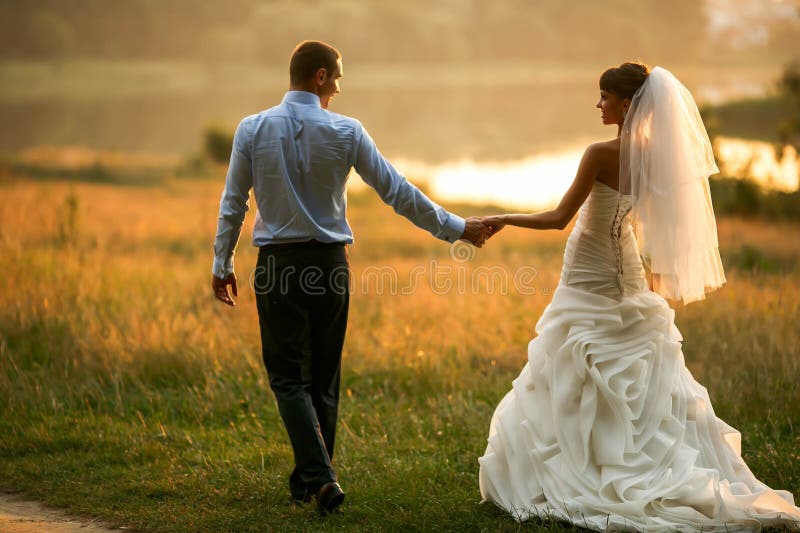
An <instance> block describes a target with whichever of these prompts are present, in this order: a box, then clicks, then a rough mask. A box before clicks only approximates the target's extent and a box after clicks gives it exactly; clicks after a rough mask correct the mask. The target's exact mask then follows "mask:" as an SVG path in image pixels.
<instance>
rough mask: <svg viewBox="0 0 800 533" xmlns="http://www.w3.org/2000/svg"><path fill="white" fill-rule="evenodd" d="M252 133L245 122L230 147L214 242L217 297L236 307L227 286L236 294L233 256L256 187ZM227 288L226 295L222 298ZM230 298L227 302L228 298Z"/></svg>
mask: <svg viewBox="0 0 800 533" xmlns="http://www.w3.org/2000/svg"><path fill="white" fill-rule="evenodd" d="M250 142H251V139H250V131H249V122H248V121H247V119H244V120H242V121H241V122H240V123H239V126H238V127H237V128H236V133H235V134H234V136H233V146H232V147H231V158H230V163H229V165H228V174H227V176H226V177H225V189H224V190H223V191H222V197H221V198H220V202H219V219H218V220H217V235H216V238H215V239H214V264H213V266H212V268H211V272H212V274H213V275H214V278H216V280H212V281H213V284H212V285H213V286H214V293H215V295H216V296H217V298H219V299H220V300H222V301H223V302H225V303H227V304H229V305H233V302H232V301H231V299H230V297H229V296H228V292H227V287H226V285H227V284H232V285H233V289H234V293H235V292H236V282H235V276H233V252H234V249H235V248H236V243H237V242H238V241H239V235H240V233H241V231H242V224H243V222H244V216H245V213H246V212H247V209H248V207H249V205H248V201H249V198H250V189H251V188H252V187H253V176H252V172H251V169H252V164H251V161H250V156H249V154H250V149H249V145H250ZM231 278H232V279H233V281H232V283H230V282H228V283H227V284H221V283H220V282H219V281H217V280H226V281H228V280H229V279H231ZM221 288H224V293H225V294H224V295H223V294H221V290H220V289H221ZM225 296H227V298H225Z"/></svg>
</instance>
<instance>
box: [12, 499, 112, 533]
mask: <svg viewBox="0 0 800 533" xmlns="http://www.w3.org/2000/svg"><path fill="white" fill-rule="evenodd" d="M109 531H120V530H119V529H108V528H106V527H103V526H102V525H101V524H99V523H97V521H95V520H81V519H76V518H73V517H69V516H67V515H65V514H64V513H63V512H62V511H59V510H57V509H52V508H49V507H45V506H44V505H42V504H40V503H37V502H31V501H26V500H24V499H22V498H20V497H18V496H14V495H12V494H3V493H0V533H107V532H109Z"/></svg>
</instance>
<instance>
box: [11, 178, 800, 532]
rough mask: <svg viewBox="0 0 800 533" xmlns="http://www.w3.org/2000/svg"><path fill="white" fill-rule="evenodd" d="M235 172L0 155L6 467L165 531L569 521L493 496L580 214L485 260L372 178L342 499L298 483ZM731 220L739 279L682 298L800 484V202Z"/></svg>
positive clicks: (691, 349) (714, 381)
mask: <svg viewBox="0 0 800 533" xmlns="http://www.w3.org/2000/svg"><path fill="white" fill-rule="evenodd" d="M221 188H222V178H219V179H216V180H181V179H172V180H167V181H165V182H163V183H161V184H160V185H157V186H150V187H137V186H118V185H117V186H115V185H103V184H98V183H86V182H78V183H76V182H67V181H62V180H59V179H47V180H26V179H21V178H19V177H18V176H15V175H14V174H13V173H11V172H9V171H5V172H4V173H2V174H1V175H0V193H2V200H0V268H2V272H3V275H2V276H0V297H1V298H2V300H0V301H2V306H0V398H2V401H0V489H1V490H9V491H19V492H21V493H22V494H24V495H25V496H26V497H30V498H35V499H37V500H42V501H44V502H46V503H49V504H52V505H56V506H62V507H64V508H66V509H67V510H69V511H70V512H72V513H76V514H80V515H86V516H94V517H99V518H101V519H103V520H106V521H108V522H109V523H112V524H117V525H125V526H128V527H131V528H134V529H138V530H143V531H158V532H167V531H174V532H184V531H236V532H239V531H242V532H244V531H300V530H321V531H334V530H343V531H353V530H365V531H397V530H404V531H482V530H483V531H517V530H519V529H522V530H525V531H561V530H563V528H562V527H561V526H559V525H554V524H542V523H534V522H530V523H526V524H524V525H523V526H521V527H520V526H519V525H518V524H517V523H516V522H514V521H513V520H511V519H510V518H508V517H507V516H505V515H504V514H502V513H500V512H499V511H497V510H496V509H495V508H493V507H492V506H491V505H480V503H479V501H480V494H479V492H478V483H477V473H478V463H477V457H478V456H480V455H481V454H482V452H483V450H484V447H485V439H486V436H487V432H488V426H489V420H490V418H491V414H492V411H493V408H494V406H495V405H496V404H497V403H498V401H499V400H500V399H501V398H502V396H503V395H504V394H505V393H506V391H507V390H508V389H509V387H510V383H511V380H512V379H513V378H514V377H516V375H517V373H518V372H519V371H520V369H521V368H522V366H523V365H524V363H525V358H526V346H527V342H528V341H529V339H530V338H531V337H532V335H533V328H534V325H535V323H536V321H537V320H538V317H539V316H540V314H541V313H542V310H543V309H544V307H545V306H546V305H547V303H548V301H549V299H550V292H551V291H552V290H553V289H554V288H555V286H556V283H557V280H558V275H559V271H560V267H561V257H562V252H563V244H564V242H565V240H566V237H567V233H568V232H566V231H564V232H539V233H534V232H525V231H522V230H514V229H509V230H506V231H504V232H503V233H502V234H500V235H499V236H497V237H496V239H495V240H493V241H491V242H490V243H489V244H488V245H487V246H486V247H485V248H483V249H481V250H479V251H477V254H476V255H475V257H474V258H473V259H472V260H468V261H463V260H461V259H460V257H456V258H453V257H451V254H450V248H449V247H448V245H447V244H446V243H442V242H440V241H437V240H435V239H433V238H431V237H430V236H429V235H427V234H426V233H424V232H422V231H421V230H418V229H416V228H414V227H413V226H412V225H411V224H410V223H408V222H407V221H405V220H404V219H401V218H399V217H397V216H395V215H394V214H393V213H392V211H391V209H389V208H388V207H385V206H383V205H382V204H380V203H379V201H378V200H377V198H376V197H375V196H374V195H370V194H359V195H353V196H351V202H350V211H349V219H350V221H351V224H352V226H353V229H354V232H355V234H356V239H357V242H356V244H355V245H354V246H352V247H351V248H350V259H351V266H352V270H353V288H354V294H353V295H352V300H351V314H350V325H349V330H348V337H347V342H346V346H345V355H344V369H343V378H342V379H343V381H342V395H343V398H342V404H341V416H340V423H339V433H338V442H337V450H336V456H335V458H334V462H335V466H336V468H337V469H338V472H339V474H340V480H341V482H342V485H343V486H344V488H345V490H346V491H347V493H348V500H347V502H346V509H345V512H344V513H343V514H341V515H337V516H332V517H329V518H327V519H320V518H319V517H318V516H317V515H316V513H315V512H314V509H313V507H296V506H294V505H292V504H291V503H290V500H289V496H288V490H287V483H286V476H287V474H288V472H289V470H290V467H291V461H292V459H291V450H290V448H289V445H288V439H287V437H286V435H285V432H284V429H283V427H282V425H281V422H280V420H279V417H278V413H277V409H276V405H275V402H274V399H273V396H272V393H271V392H270V391H269V390H268V386H267V383H266V375H265V372H264V370H263V367H262V363H261V361H260V352H259V350H260V343H259V337H258V325H257V319H256V310H255V305H254V299H253V295H252V292H251V291H250V290H249V289H246V287H247V279H248V274H249V271H250V270H251V269H252V268H253V266H254V265H255V257H256V254H255V251H256V250H255V249H254V248H253V247H251V246H249V236H250V233H251V229H252V222H253V213H252V211H251V212H250V213H248V217H247V220H246V223H245V228H244V230H243V234H242V235H243V237H242V239H241V241H240V245H239V251H238V252H237V255H236V265H237V275H238V276H239V279H240V284H241V285H242V286H243V288H242V290H241V291H240V297H239V305H238V307H236V308H235V309H231V308H228V307H226V306H224V305H223V304H221V303H219V302H216V301H215V300H214V299H213V296H212V294H211V290H210V268H211V259H212V242H213V236H214V231H215V227H216V215H217V208H218V200H219V194H220V192H221ZM449 207H452V208H454V209H455V210H456V211H457V212H459V213H461V214H483V213H489V212H492V210H491V209H488V208H487V209H480V208H475V207H465V206H449ZM719 231H720V240H721V250H722V253H723V256H724V260H725V263H726V266H727V272H726V273H727V276H728V280H729V283H728V285H727V286H726V287H724V288H723V289H722V290H720V291H718V292H717V293H715V294H713V295H711V297H710V298H709V299H708V300H706V301H705V302H702V303H698V304H693V305H691V306H689V307H686V308H678V310H677V324H678V327H679V329H680V330H681V332H682V333H683V335H684V338H685V341H684V353H685V355H686V360H687V364H688V366H689V368H690V369H691V371H692V372H693V373H694V375H695V377H696V378H697V379H698V380H699V381H700V382H701V383H703V384H704V385H705V386H706V387H707V388H708V390H709V392H710V395H711V398H712V401H713V402H714V405H715V409H716V412H717V414H718V416H720V417H721V418H723V419H725V420H726V421H727V422H729V423H730V424H731V425H733V426H734V427H737V428H738V429H740V430H741V431H742V433H743V453H744V457H745V459H746V461H747V462H748V464H749V465H750V467H751V468H752V470H753V471H754V472H755V473H756V475H757V476H758V477H759V478H760V479H761V480H763V481H764V482H765V483H767V484H769V485H770V486H772V487H774V488H782V489H787V490H790V491H792V492H793V493H794V494H795V495H800V451H799V450H800V328H798V326H797V324H798V323H800V270H798V267H797V264H798V259H800V226H798V225H796V224H788V223H786V224H778V223H771V224H767V223H764V222H759V221H753V220H750V221H747V220H740V219H733V218H731V219H727V218H726V219H723V220H720V221H719ZM419 265H422V266H423V267H424V268H425V271H426V273H429V272H431V271H432V270H433V269H444V268H447V267H449V268H450V269H451V270H450V272H451V277H450V278H449V279H450V280H451V281H452V283H453V287H454V288H453V289H452V290H450V291H440V290H436V288H435V287H432V286H431V284H430V283H427V281H426V280H425V279H423V280H422V282H420V283H419V284H418V286H417V288H416V289H415V290H406V291H403V290H402V289H403V288H407V287H408V283H407V282H408V280H410V279H412V278H413V272H414V268H415V267H418V266H419ZM481 267H488V268H494V269H496V270H497V269H499V271H502V272H506V273H513V272H515V271H518V269H520V268H522V267H526V268H529V269H530V268H531V267H532V268H533V269H535V276H534V278H533V281H532V282H531V283H530V284H529V285H528V287H527V288H528V289H529V290H528V291H520V290H516V289H515V288H514V286H513V284H510V286H509V289H508V291H505V293H504V291H502V290H500V289H501V288H502V287H500V286H494V287H490V286H489V284H488V283H486V284H483V285H480V286H479V287H477V289H478V290H472V289H473V288H472V287H467V288H465V290H459V289H458V285H459V281H458V276H460V275H464V276H466V277H467V279H473V278H474V277H475V273H476V271H478V269H480V268H481ZM375 271H380V272H383V273H385V275H386V276H388V277H387V278H385V280H387V281H385V283H386V284H385V285H384V286H383V287H382V288H381V286H380V285H378V284H377V282H375V283H372V280H373V279H374V278H373V277H370V273H371V272H375ZM392 279H394V280H397V283H398V284H397V287H396V290H394V291H393V290H392V286H391V283H390V281H391V280H392ZM462 288H463V287H462ZM393 292H395V293H396V294H392V293H393ZM523 292H533V293H532V294H523Z"/></svg>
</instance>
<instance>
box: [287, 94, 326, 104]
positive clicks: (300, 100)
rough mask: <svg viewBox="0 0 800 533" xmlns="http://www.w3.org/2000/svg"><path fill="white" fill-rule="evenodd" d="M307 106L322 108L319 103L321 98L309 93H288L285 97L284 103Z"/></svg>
mask: <svg viewBox="0 0 800 533" xmlns="http://www.w3.org/2000/svg"><path fill="white" fill-rule="evenodd" d="M286 102H288V103H291V104H305V105H313V106H317V107H322V106H321V105H320V103H319V96H317V95H316V94H314V93H310V92H308V91H286V94H285V95H283V103H286Z"/></svg>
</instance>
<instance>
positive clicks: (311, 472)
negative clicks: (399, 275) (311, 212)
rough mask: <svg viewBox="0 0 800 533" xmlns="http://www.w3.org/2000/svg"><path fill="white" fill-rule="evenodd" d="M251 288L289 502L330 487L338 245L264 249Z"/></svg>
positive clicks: (343, 319)
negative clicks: (287, 455) (290, 455)
mask: <svg viewBox="0 0 800 533" xmlns="http://www.w3.org/2000/svg"><path fill="white" fill-rule="evenodd" d="M253 287H254V290H255V293H256V307H257V309H258V320H259V324H260V326H261V347H262V355H263V357H264V366H265V367H266V369H267V375H268V376H269V384H270V388H271V389H272V391H273V392H274V394H275V398H276V399H277V401H278V409H279V411H280V414H281V418H282V419H283V423H284V425H285V426H286V431H287V433H288V434H289V440H290V441H291V443H292V450H293V451H294V461H295V468H294V471H293V472H292V474H291V476H290V478H289V488H290V490H291V492H292V496H293V497H294V498H297V499H303V498H307V497H308V496H309V495H311V494H314V493H315V492H316V491H318V490H319V488H320V487H321V486H322V485H324V484H325V483H329V482H331V481H336V480H337V478H336V472H335V471H334V469H333V467H332V466H331V458H332V457H333V448H334V443H335V440H336V417H337V414H338V410H339V375H340V370H341V361H342V346H343V344H344V337H345V330H346V328H347V311H348V306H349V301H350V277H349V268H348V262H347V253H346V251H345V247H344V245H343V244H310V245H309V244H301V245H289V244H287V245H276V246H265V247H262V248H261V249H260V250H259V254H258V263H257V266H256V272H255V276H254V277H253Z"/></svg>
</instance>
